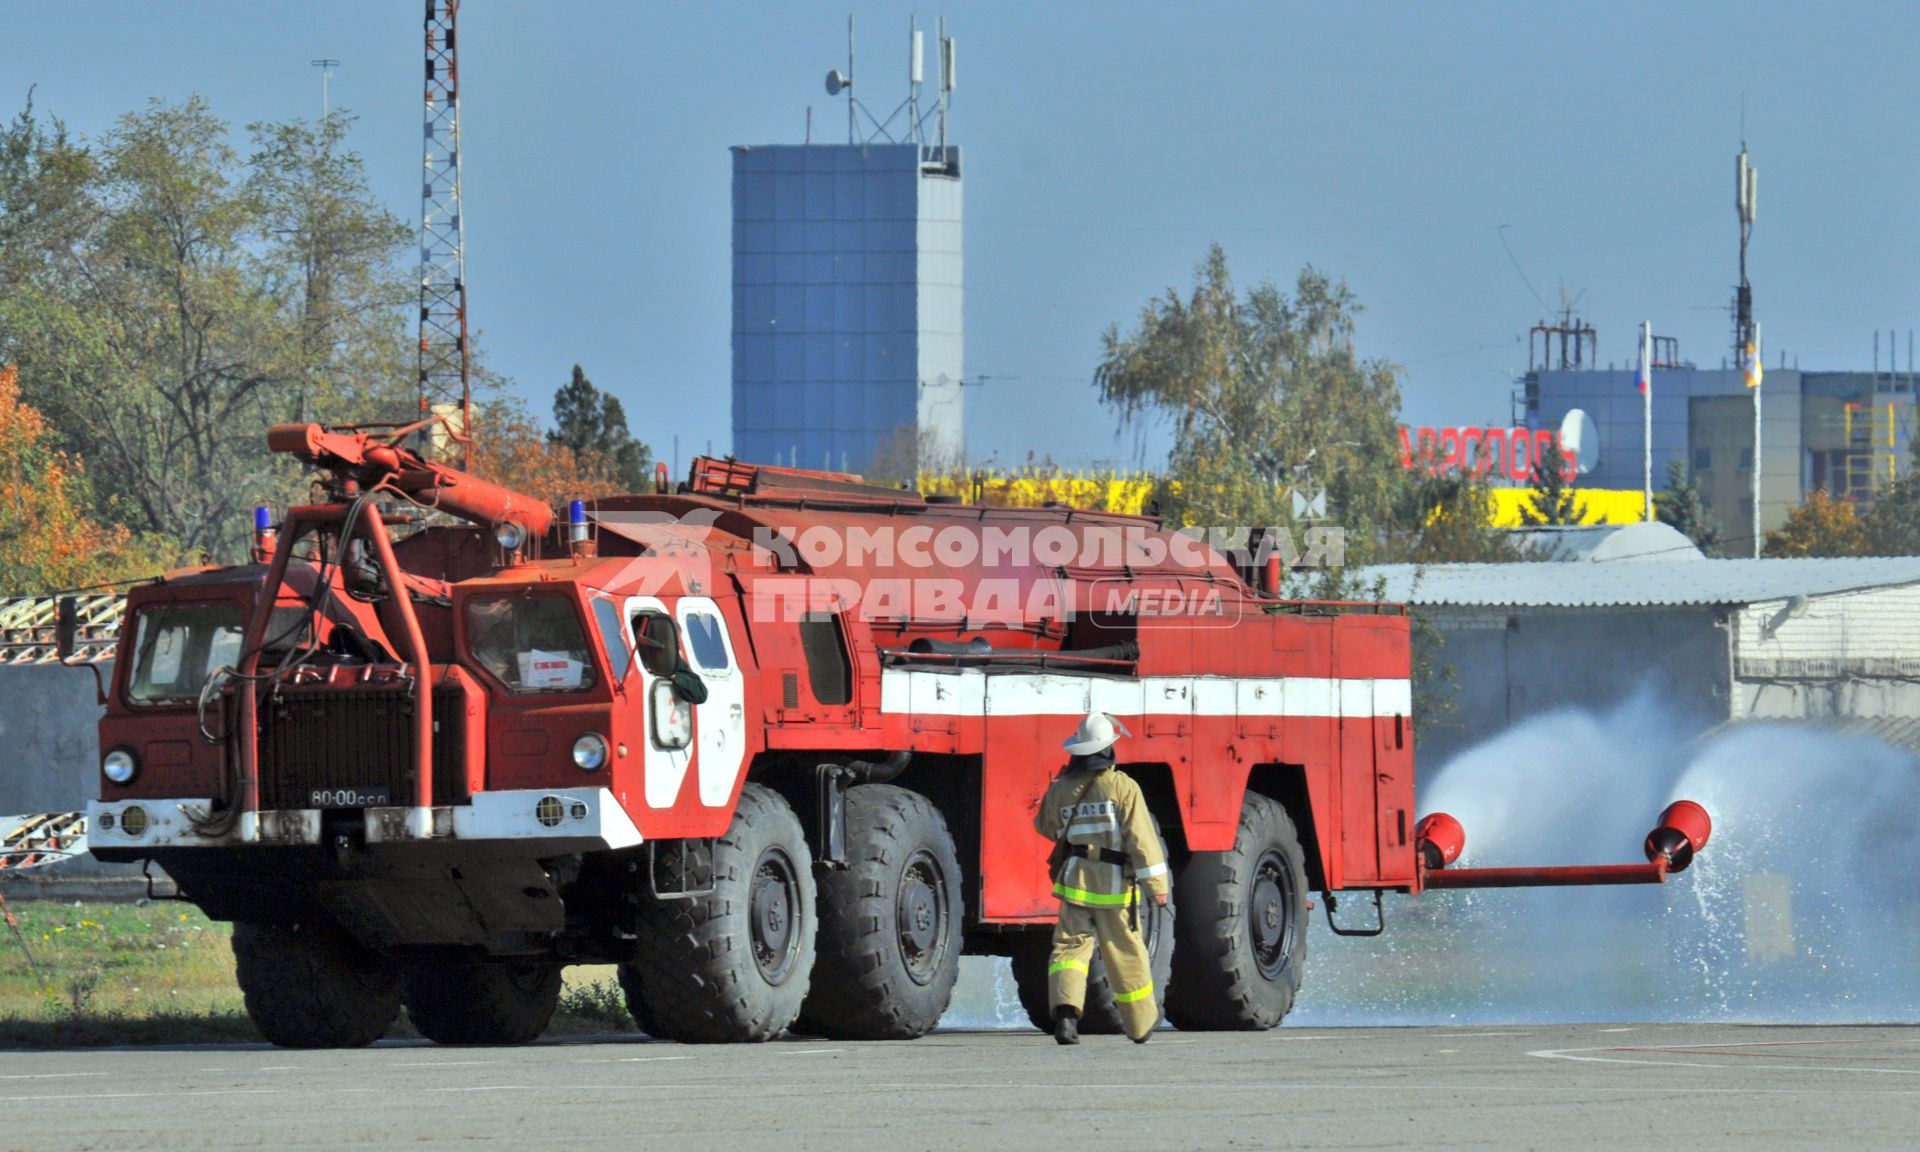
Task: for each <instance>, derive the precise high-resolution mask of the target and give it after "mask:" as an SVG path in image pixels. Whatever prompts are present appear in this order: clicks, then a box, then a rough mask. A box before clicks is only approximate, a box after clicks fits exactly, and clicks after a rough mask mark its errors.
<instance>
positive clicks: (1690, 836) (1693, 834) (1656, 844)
mask: <svg viewBox="0 0 1920 1152" xmlns="http://www.w3.org/2000/svg"><path fill="white" fill-rule="evenodd" d="M1712 835H1713V819H1712V817H1710V816H1708V815H1707V810H1706V809H1705V808H1704V807H1702V806H1700V805H1699V804H1696V803H1694V802H1693V801H1691V800H1675V801H1674V802H1673V803H1671V804H1669V805H1667V807H1666V809H1665V810H1664V811H1662V812H1661V813H1660V819H1659V821H1658V822H1657V823H1656V824H1655V825H1654V829H1653V831H1651V832H1649V833H1647V838H1646V841H1645V844H1644V845H1643V847H1644V849H1645V851H1646V854H1647V862H1646V863H1645V864H1572V865H1552V866H1546V867H1536V868H1452V867H1449V865H1451V864H1452V863H1453V862H1454V861H1456V860H1458V859H1460V854H1461V853H1462V852H1464V851H1465V850H1466V847H1467V832H1466V829H1465V828H1463V827H1461V825H1460V821H1458V820H1456V819H1454V818H1453V817H1452V816H1449V815H1447V814H1446V813H1445V812H1433V813H1429V814H1428V815H1426V816H1423V817H1421V818H1420V822H1419V823H1418V824H1416V825H1414V829H1413V837H1414V848H1415V851H1416V853H1417V854H1418V856H1419V860H1420V880H1421V886H1422V887H1424V888H1555V887H1563V886H1574V885H1592V884H1661V883H1665V882H1666V879H1667V877H1668V876H1670V875H1672V874H1674V873H1676V872H1685V871H1686V870H1687V866H1688V865H1689V864H1692V863H1693V858H1694V856H1695V855H1697V854H1698V853H1699V852H1700V850H1701V849H1703V848H1705V847H1706V846H1707V840H1708V839H1709V838H1710V837H1711V836H1712Z"/></svg>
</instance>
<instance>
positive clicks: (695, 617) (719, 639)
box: [687, 612, 728, 672]
mask: <svg viewBox="0 0 1920 1152" xmlns="http://www.w3.org/2000/svg"><path fill="white" fill-rule="evenodd" d="M724 627H726V626H725V625H724V624H722V623H721V622H720V618H719V617H718V616H715V615H713V614H712V613H709V612H689V613H688V614H687V646H688V647H690V648H692V649H693V662H694V664H695V666H697V667H698V668H699V669H700V671H702V672H725V671H726V670H727V668H728V664H727V641H726V637H725V636H724V635H722V633H721V629H723V628H724Z"/></svg>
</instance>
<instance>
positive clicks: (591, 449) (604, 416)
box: [547, 364, 653, 492]
mask: <svg viewBox="0 0 1920 1152" xmlns="http://www.w3.org/2000/svg"><path fill="white" fill-rule="evenodd" d="M553 423H554V429H553V431H551V432H549V433H547V439H548V440H549V441H551V442H552V443H554V444H556V445H559V446H561V447H564V448H567V449H569V450H570V451H572V453H573V454H574V456H575V457H576V458H577V459H578V460H579V462H580V466H581V468H582V469H583V470H584V471H586V472H587V473H589V474H593V475H598V476H600V477H603V478H606V479H608V480H611V481H613V482H614V483H616V484H618V485H620V488H621V490H622V491H626V492H641V491H645V490H646V488H647V485H648V483H649V479H650V478H649V477H648V475H647V473H648V472H650V471H651V470H652V467H653V460H652V456H653V453H652V450H651V449H649V448H648V447H647V445H646V444H644V443H642V442H641V441H639V440H637V439H635V438H634V436H633V435H632V434H631V433H630V432H628V430H627V411H626V409H625V408H624V407H623V406H622V405H621V403H620V399H619V397H617V396H615V395H613V394H612V393H611V392H602V391H600V389H598V388H595V387H594V386H593V381H591V380H589V379H587V374H586V372H585V371H583V370H582V369H581V367H580V365H578V364H575V365H574V366H573V379H571V380H569V381H568V382H567V383H566V384H565V385H563V386H562V387H561V388H560V390H559V391H558V392H555V393H554V394H553Z"/></svg>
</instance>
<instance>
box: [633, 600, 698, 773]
mask: <svg viewBox="0 0 1920 1152" xmlns="http://www.w3.org/2000/svg"><path fill="white" fill-rule="evenodd" d="M626 610H627V625H628V627H629V628H631V629H632V630H633V643H634V651H635V652H636V653H637V654H638V655H639V657H640V659H639V667H638V668H636V669H635V670H634V675H636V676H637V677H639V680H640V699H641V701H643V703H642V705H641V706H642V707H643V708H644V709H645V710H646V724H645V728H646V735H645V736H644V737H642V738H641V741H640V743H641V746H642V748H643V749H644V750H645V751H644V756H643V758H642V767H643V769H644V774H645V776H644V778H645V781H646V788H645V791H646V797H647V807H649V808H671V807H673V804H674V801H676V800H678V799H679V798H680V787H681V785H682V784H684V783H685V782H686V778H687V769H688V768H690V767H692V766H693V758H694V749H695V748H696V747H697V745H698V742H699V731H700V722H699V717H698V716H697V715H696V716H695V718H694V737H693V740H692V741H690V742H688V744H687V745H686V746H685V747H682V748H670V747H667V746H666V745H664V744H662V743H661V742H660V740H659V739H658V738H657V732H658V729H657V728H656V725H657V724H658V723H659V721H658V719H657V718H656V717H655V715H654V711H655V709H654V696H653V686H654V685H655V684H657V683H660V682H662V679H663V678H662V677H661V676H660V674H659V670H658V667H656V665H655V663H654V662H653V661H651V660H650V659H649V658H648V657H649V654H650V653H651V652H652V651H653V650H654V649H655V648H656V647H657V646H658V645H659V644H661V643H665V642H677V637H675V636H674V635H673V633H674V632H676V631H677V628H676V627H675V624H674V619H673V613H672V611H671V610H670V609H669V608H668V607H667V606H666V604H664V603H662V602H661V601H660V600H659V598H657V597H654V596H633V597H629V598H628V600H627V605H626Z"/></svg>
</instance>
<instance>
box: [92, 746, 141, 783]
mask: <svg viewBox="0 0 1920 1152" xmlns="http://www.w3.org/2000/svg"><path fill="white" fill-rule="evenodd" d="M138 769H139V765H137V764H135V763H134V762H133V753H131V752H129V751H127V750H126V749H125V748H115V749H114V750H113V751H111V752H109V753H107V755H106V758H105V759H103V760H101V761H100V771H102V772H104V773H106V777H107V779H109V780H111V781H113V782H114V783H115V784H125V783H127V782H128V781H130V780H132V779H133V774H134V772H136V771H137V770H138Z"/></svg>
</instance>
